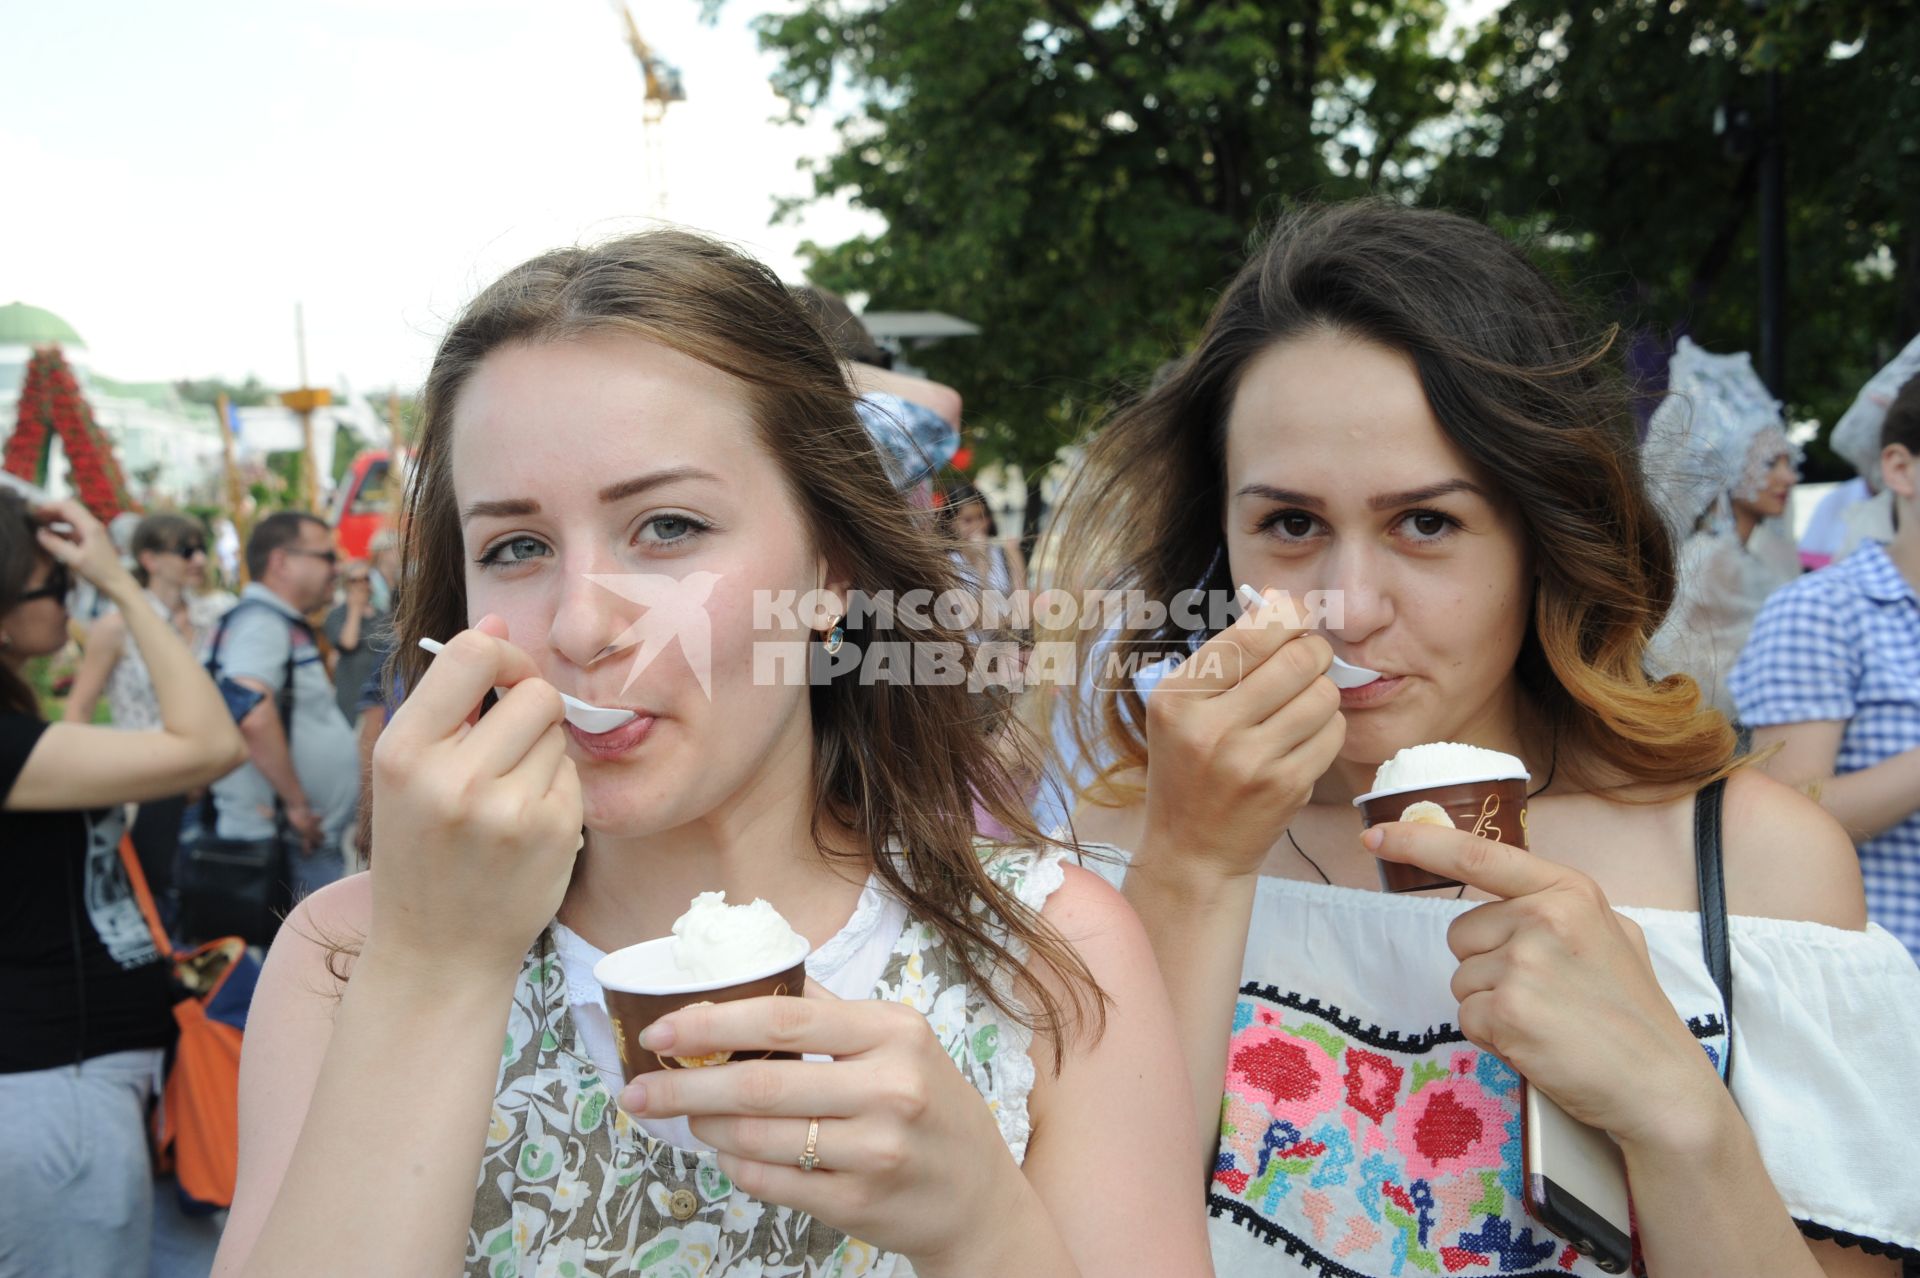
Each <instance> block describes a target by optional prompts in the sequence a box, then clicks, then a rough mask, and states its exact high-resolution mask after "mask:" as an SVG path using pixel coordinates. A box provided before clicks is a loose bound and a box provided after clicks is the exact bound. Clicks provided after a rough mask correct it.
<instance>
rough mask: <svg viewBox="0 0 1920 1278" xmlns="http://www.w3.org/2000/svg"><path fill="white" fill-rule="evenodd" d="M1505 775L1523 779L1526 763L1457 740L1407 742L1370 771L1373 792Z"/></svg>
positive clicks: (1387, 792)
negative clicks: (1389, 757)
mask: <svg viewBox="0 0 1920 1278" xmlns="http://www.w3.org/2000/svg"><path fill="white" fill-rule="evenodd" d="M1509 779H1517V780H1521V781H1525V780H1527V779H1528V777H1527V765H1526V764H1524V763H1522V762H1520V760H1518V759H1516V758H1514V757H1513V756H1512V755H1510V754H1502V753H1501V752H1500V751H1498V750H1486V749H1482V748H1481V747H1480V746H1470V745H1461V744H1460V743H1459V742H1457V741H1434V742H1430V743H1429V744H1427V745H1417V746H1408V747H1407V748H1406V749H1404V750H1402V751H1401V752H1400V753H1398V754H1396V755H1394V756H1393V757H1392V758H1391V759H1388V760H1387V761H1386V762H1385V763H1383V764H1381V765H1380V770H1379V771H1378V772H1376V773H1374V775H1373V793H1375V794H1390V793H1393V792H1395V791H1399V790H1424V789H1426V788H1427V787H1429V786H1436V785H1453V784H1456V783H1458V782H1462V781H1468V782H1471V781H1505V780H1509Z"/></svg>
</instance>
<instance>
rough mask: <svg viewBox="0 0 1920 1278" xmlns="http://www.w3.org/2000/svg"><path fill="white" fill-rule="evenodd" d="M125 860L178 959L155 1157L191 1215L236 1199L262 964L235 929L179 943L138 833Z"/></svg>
mask: <svg viewBox="0 0 1920 1278" xmlns="http://www.w3.org/2000/svg"><path fill="white" fill-rule="evenodd" d="M120 860H121V863H122V864H124V865H125V866H126V869H127V877H128V879H129V880H130V881H131V882H132V884H133V894H134V897H135V899H137V900H138V901H139V902H140V912H141V914H143V915H145V916H146V920H147V927H148V928H149V929H151V930H152V932H153V942H154V944H155V945H156V946H158V947H159V949H160V953H161V954H163V955H164V956H166V957H167V958H168V959H170V960H171V961H172V963H173V979H174V984H175V986H176V987H177V988H178V990H179V991H180V993H181V995H182V997H181V999H180V1000H179V1001H178V1002H177V1003H175V1004H174V1005H173V1019H174V1020H175V1021H176V1022H177V1023H178V1024H179V1027H180V1038H179V1041H178V1042H177V1043H176V1044H175V1046H174V1054H173V1065H172V1067H171V1068H170V1069H169V1070H168V1071H167V1082H166V1087H165V1089H164V1090H163V1091H162V1093H161V1099H160V1104H159V1105H158V1106H157V1107H156V1108H155V1110H154V1114H153V1150H154V1161H155V1163H156V1164H157V1166H158V1168H159V1170H160V1171H162V1172H167V1171H171V1172H173V1173H174V1175H175V1176H176V1178H177V1179H178V1182H179V1186H180V1202H181V1206H182V1208H183V1209H184V1210H186V1211H187V1212H188V1213H189V1214H206V1213H209V1212H214V1211H219V1210H221V1209H223V1208H226V1207H230V1206H232V1205H233V1186H234V1182H235V1179H236V1177H237V1176H238V1172H239V1162H240V1041H241V1037H242V1035H243V1033H244V1032H245V1030H246V1026H247V1008H248V1006H249V1005H250V1004H251V1003H252V1002H253V987H254V983H255V982H256V981H257V980H258V979H259V976H260V964H259V961H258V960H257V959H255V958H254V957H253V955H252V954H251V953H249V952H248V950H247V943H246V942H245V941H243V940H241V939H240V938H239V937H237V936H223V937H221V938H220V939H219V940H215V941H209V942H207V943H206V944H205V945H201V946H198V947H196V948H195V949H192V950H186V951H180V950H175V949H174V948H173V944H172V942H171V941H170V940H169V939H168V937H167V932H166V929H165V928H164V927H162V926H161V924H160V913H159V911H158V910H156V909H155V908H154V905H153V894H152V893H151V892H149V891H148V890H147V879H146V875H145V874H143V873H142V872H141V870H140V858H139V857H138V855H136V854H135V852H134V850H133V840H132V838H130V837H122V838H121V840H120Z"/></svg>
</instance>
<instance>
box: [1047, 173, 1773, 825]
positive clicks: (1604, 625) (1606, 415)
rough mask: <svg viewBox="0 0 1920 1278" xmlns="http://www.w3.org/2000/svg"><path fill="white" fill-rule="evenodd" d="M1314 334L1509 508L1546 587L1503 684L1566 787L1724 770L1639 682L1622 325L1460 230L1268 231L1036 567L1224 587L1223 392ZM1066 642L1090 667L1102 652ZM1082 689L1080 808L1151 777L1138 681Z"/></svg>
mask: <svg viewBox="0 0 1920 1278" xmlns="http://www.w3.org/2000/svg"><path fill="white" fill-rule="evenodd" d="M1314 331H1322V332H1334V333H1339V334H1344V335H1347V336H1350V337H1353V338H1356V339H1360V340H1363V341H1367V342H1372V343H1375V344H1377V345H1379V346H1382V347H1385V348H1387V349H1389V350H1393V351H1397V352H1399V353H1401V354H1404V355H1405V356H1406V357H1407V358H1408V359H1410V360H1411V361H1412V363H1413V365H1414V367H1415V369H1416V371H1417V372H1418V375H1419V378H1420V384H1421V387H1422V389H1423V390H1424V391H1425V393H1426V398H1427V403H1428V405H1429V406H1430V407H1431V408H1432V410H1433V414H1434V416H1435V417H1436V418H1437V419H1438V420H1439V422H1440V426H1441V429H1442V430H1443V431H1445V432H1446V435H1447V438H1448V439H1449V440H1451V441H1452V442H1453V444H1454V446H1455V447H1457V448H1459V450H1460V451H1461V452H1462V453H1464V454H1465V455H1466V456H1467V458H1468V459H1470V460H1471V461H1472V462H1473V463H1474V464H1475V465H1476V466H1478V467H1479V468H1480V469H1481V470H1482V471H1484V472H1485V473H1486V474H1488V475H1491V476H1493V477H1494V479H1495V480H1496V481H1497V484H1498V487H1499V493H1498V497H1499V499H1500V500H1502V501H1504V502H1506V503H1510V504H1511V506H1512V507H1513V508H1515V509H1516V510H1517V511H1518V513H1519V515H1520V519H1521V523H1522V526H1523V529H1524V536H1525V537H1526V540H1527V546H1528V549H1529V551H1530V554H1531V556H1532V560H1533V564H1534V566H1535V568H1536V570H1537V572H1538V574H1539V585H1538V589H1537V591H1536V592H1535V596H1534V603H1533V615H1532V617H1531V619H1530V623H1529V625H1528V627H1527V633H1526V637H1525V640H1524V642H1523V643H1522V646H1521V650H1520V655H1519V658H1518V661H1517V664H1516V673H1517V675H1518V678H1519V680H1520V684H1521V687H1522V688H1523V689H1524V691H1525V692H1526V694H1527V695H1528V697H1529V698H1531V700H1532V702H1533V704H1534V705H1535V707H1536V708H1537V709H1538V710H1539V711H1540V713H1541V714H1542V715H1543V716H1544V718H1545V721H1546V724H1547V726H1548V727H1550V729H1551V730H1552V731H1553V732H1554V733H1555V740H1556V742H1557V743H1558V745H1559V746H1560V747H1566V748H1562V749H1559V750H1558V755H1559V767H1560V768H1561V770H1562V771H1563V773H1564V774H1565V775H1568V776H1569V777H1570V778H1572V779H1573V780H1574V781H1575V782H1576V783H1578V784H1580V785H1582V786H1584V787H1586V788H1588V789H1590V790H1594V791H1597V792H1604V793H1609V794H1611V795H1614V796H1617V797H1621V798H1627V799H1639V798H1642V797H1645V798H1653V797H1656V796H1655V794H1653V793H1649V791H1648V787H1657V789H1658V791H1659V793H1660V794H1670V793H1672V792H1674V791H1675V790H1677V789H1678V788H1680V787H1697V786H1699V785H1702V784H1705V783H1706V782H1708V781H1711V780H1713V779H1714V778H1716V777H1719V776H1724V775H1726V774H1727V773H1728V772H1729V771H1731V770H1732V768H1733V767H1734V766H1735V765H1736V760H1735V736H1734V732H1733V729H1732V728H1731V726H1730V725H1729V724H1728V723H1727V721H1726V719H1725V718H1724V717H1723V716H1721V715H1720V714H1719V713H1718V712H1717V711H1714V710H1712V709H1711V708H1709V707H1707V706H1706V705H1705V704H1704V703H1703V702H1702V700H1701V698H1700V692H1699V689H1698V687H1697V686H1696V685H1695V683H1694V681H1693V680H1692V679H1690V678H1688V677H1687V676H1685V675H1674V676H1670V677H1668V678H1666V679H1663V680H1660V681H1657V682H1656V681H1653V680H1651V679H1649V677H1648V675H1647V673H1646V671H1645V669H1644V668H1643V664H1642V658H1643V655H1644V653H1645V650H1646V645H1647V640H1648V639H1649V637H1650V636H1651V635H1652V634H1653V632H1654V631H1655V630H1656V629H1657V628H1658V627H1659V625H1660V623H1661V621H1662V619H1664V618H1665V616H1666V614H1667V610H1668V608H1669V607H1670V606H1671V605H1672V602H1673V594H1674V587H1675V552H1674V546H1673V543H1672V540H1671V536H1670V534H1669V533H1668V531H1667V528H1666V526H1665V524H1664V523H1663V522H1662V520H1661V518H1660V514H1659V511H1658V510H1657V509H1656V507H1655V506H1654V504H1653V502H1652V500H1651V498H1650V497H1649V495H1648V493H1647V490H1646V485H1645V482H1644V478H1643V475H1642V472H1641V464H1640V456H1639V435H1638V430H1637V426H1636V423H1635V421H1634V418H1633V415H1632V413H1631V411H1630V410H1629V407H1628V401H1627V398H1626V395H1625V393H1624V390H1623V387H1622V385H1621V382H1620V379H1619V377H1618V375H1617V373H1616V372H1615V370H1614V369H1613V368H1612V366H1611V362H1610V359H1609V355H1610V353H1611V350H1612V346H1613V342H1614V338H1615V336H1616V334H1615V332H1614V331H1612V330H1606V331H1604V332H1601V333H1599V334H1598V335H1597V336H1596V335H1594V334H1593V332H1592V330H1590V329H1589V328H1588V327H1587V326H1585V325H1584V324H1583V323H1582V321H1581V319H1580V317H1579V316H1578V315H1577V314H1576V313H1575V311H1574V309H1573V308H1572V307H1571V306H1570V305H1569V303H1568V302H1567V300H1566V299H1565V298H1564V297H1562V296H1561V295H1560V293H1559V292H1558V291H1557V290H1556V289H1555V288H1554V287H1553V286H1552V285H1551V284H1550V283H1549V282H1548V281H1547V279H1546V278H1545V277H1544V276H1543V275H1542V274H1541V273H1540V272H1539V270H1537V269H1536V268H1535V267H1534V266H1533V265H1532V263H1530V262H1529V261H1528V260H1527V259H1526V257H1525V256H1524V255H1523V254H1522V253H1521V252H1520V251H1519V250H1518V249H1517V248H1515V247H1514V246H1513V245H1511V244H1509V243H1507V242H1506V241H1505V240H1503V239H1502V238H1501V237H1500V236H1499V235H1497V234H1495V233H1494V232H1493V231H1491V230H1489V229H1488V228H1486V227H1484V226H1482V225H1480V224H1479V223H1477V222H1472V221H1469V220H1467V219H1465V218H1461V217H1456V216H1453V215H1451V214H1447V213H1440V212H1434V211H1429V210H1420V209H1410V208H1404V207H1400V206H1397V205H1392V204H1387V203H1383V202H1372V201H1366V202H1359V203H1352V204H1344V205H1333V206H1325V207H1317V208H1309V209H1305V210H1302V211H1299V212H1296V213H1293V214H1291V215H1289V216H1287V217H1285V218H1283V219H1281V220H1280V221H1279V222H1278V223H1277V224H1276V225H1275V226H1274V227H1273V228H1272V230H1271V231H1270V233H1269V234H1268V235H1267V237H1266V238H1265V240H1264V242H1263V244H1262V245H1261V247H1259V248H1258V249H1257V250H1256V251H1255V253H1254V254H1253V256H1252V258H1251V259H1250V260H1249V261H1248V262H1247V264H1246V265H1245V266H1244V267H1243V268H1242V269H1241V270H1240V272H1239V274H1238V275H1237V276H1236V277H1235V278H1234V280H1233V282H1232V283H1231V284H1229V285H1228V286H1227V289H1226V291H1225V293H1223V294H1222V295H1221V298H1220V301H1219V303H1218V304H1217V305H1216V306H1215V307H1214V311H1213V314H1212V316H1211V317H1210V318H1209V319H1208V321H1207V325H1206V328H1205V330H1204V331H1203V332H1202V334H1201V336H1200V340H1199V342H1198V344H1197V345H1196V346H1195V347H1194V349H1193V350H1192V352H1191V353H1189V354H1188V355H1187V356H1186V357H1185V358H1184V359H1182V360H1181V361H1180V362H1179V363H1178V365H1177V366H1176V367H1175V368H1174V369H1173V370H1172V371H1171V372H1170V373H1169V375H1167V376H1166V377H1165V378H1164V379H1161V380H1159V381H1158V382H1157V383H1156V384H1155V386H1154V387H1153V389H1151V390H1150V391H1148V392H1147V393H1146V394H1145V395H1144V396H1143V397H1141V398H1140V399H1139V400H1137V401H1135V402H1134V403H1132V404H1131V405H1129V406H1127V407H1125V408H1123V409H1121V410H1120V411H1119V412H1118V413H1117V414H1116V415H1115V416H1114V418H1113V420H1112V421H1111V423H1110V424H1109V425H1107V426H1106V428H1105V429H1104V430H1102V431H1101V432H1100V433H1099V434H1098V435H1097V436H1096V437H1095V438H1094V439H1093V441H1092V442H1091V444H1090V445H1089V446H1088V449H1087V454H1086V458H1085V462H1084V465H1083V466H1082V467H1081V468H1080V469H1079V470H1078V472H1077V473H1076V474H1075V475H1074V477H1073V478H1072V479H1071V481H1070V482H1069V485H1068V489H1067V492H1066V494H1065V496H1064V497H1063V498H1062V500H1061V504H1060V507H1059V509H1058V511H1057V512H1056V516H1055V521H1054V524H1053V527H1052V528H1051V529H1050V530H1049V543H1050V544H1049V546H1048V548H1047V549H1046V550H1044V551H1043V553H1042V555H1040V556H1037V558H1042V559H1045V560H1051V562H1052V564H1053V565H1054V571H1055V573H1056V574H1057V576H1058V577H1059V579H1060V582H1061V584H1065V585H1069V586H1071V587H1073V588H1076V589H1077V588H1086V587H1100V588H1113V589H1128V590H1141V591H1145V592H1147V595H1148V597H1150V598H1154V599H1161V600H1172V599H1173V598H1175V597H1176V596H1177V595H1178V594H1179V593H1180V592H1181V591H1185V590H1191V589H1193V588H1194V587H1195V586H1196V585H1197V584H1202V583H1203V582H1204V584H1207V585H1210V586H1211V585H1220V584H1225V583H1224V582H1221V581H1205V579H1206V578H1208V577H1209V575H1210V574H1211V573H1213V572H1215V571H1216V564H1217V560H1216V556H1217V555H1218V554H1219V553H1220V547H1221V537H1220V523H1221V516H1222V512H1223V511H1224V509H1225V501H1226V494H1225V444H1226V432H1227V417H1228V412H1229V410H1230V408H1231V407H1232V403H1233V398H1234V394H1235V392H1236V390H1237V389H1238V387H1239V383H1240V378H1241V377H1242V375H1243V374H1244V373H1245V371H1246V369H1247V367H1248V366H1249V365H1250V364H1251V363H1252V362H1253V361H1254V360H1255V359H1256V358H1257V357H1258V356H1260V355H1261V354H1263V353H1264V352H1266V351H1268V350H1270V349H1272V348H1273V347H1274V346H1275V345H1276V344H1278V343H1281V342H1284V341H1287V340H1288V339H1290V338H1293V337H1297V336H1300V335H1302V334H1306V333H1310V332H1314ZM1354 462H1355V465H1356V466H1359V465H1363V464H1364V459H1362V458H1355V459H1354ZM1047 637H1050V638H1056V637H1059V636H1047ZM1114 637H1115V638H1117V639H1119V640H1121V641H1124V642H1127V644H1128V647H1127V648H1126V649H1125V650H1127V651H1130V652H1145V651H1150V650H1152V649H1153V648H1155V647H1158V648H1160V649H1162V650H1164V651H1167V652H1174V651H1183V650H1184V648H1185V640H1186V638H1187V636H1186V634H1185V633H1184V632H1180V631H1177V630H1176V629H1175V627H1174V625H1173V623H1172V622H1171V621H1169V622H1168V623H1167V624H1165V625H1162V626H1159V627H1157V628H1153V629H1146V628H1131V629H1128V628H1123V629H1122V630H1121V631H1120V632H1119V633H1118V634H1117V635H1115V636H1114ZM1081 639H1082V640H1083V643H1082V653H1081V661H1082V663H1083V666H1084V667H1085V668H1086V669H1087V670H1088V672H1089V673H1090V671H1091V663H1092V662H1093V661H1094V660H1096V659H1097V656H1098V653H1097V652H1095V651H1089V650H1087V649H1088V645H1086V644H1085V643H1084V636H1082V637H1081ZM1093 686H1094V685H1093V682H1092V681H1091V680H1090V679H1083V680H1081V681H1080V684H1079V686H1078V687H1077V689H1076V690H1074V691H1072V692H1070V693H1069V696H1070V697H1072V698H1073V701H1072V714H1071V718H1072V724H1073V732H1074V736H1075V738H1076V741H1077V744H1078V746H1079V748H1080V749H1081V751H1082V752H1083V756H1084V757H1088V758H1094V759H1099V760H1101V761H1102V762H1103V763H1104V764H1105V765H1106V766H1105V767H1104V768H1103V770H1102V771H1101V773H1100V774H1099V776H1098V778H1097V779H1096V781H1095V783H1094V784H1093V785H1092V786H1091V787H1090V789H1089V791H1088V797H1090V798H1091V799H1093V800H1094V801H1095V802H1099V803H1105V804H1122V803H1125V802H1127V801H1129V800H1131V799H1132V798H1133V797H1135V796H1136V795H1137V793H1138V786H1137V784H1136V783H1135V777H1134V774H1135V773H1136V772H1137V770H1139V769H1141V768H1143V767H1144V766H1145V763H1146V757H1147V743H1146V740H1145V735H1144V724H1145V722H1146V717H1145V713H1144V706H1143V704H1142V701H1141V698H1140V695H1139V693H1138V692H1137V691H1135V690H1133V689H1132V688H1131V687H1128V688H1125V689H1123V690H1119V691H1102V692H1097V693H1092V692H1089V691H1088V689H1090V688H1091V687H1093Z"/></svg>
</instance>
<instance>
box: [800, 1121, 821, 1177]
mask: <svg viewBox="0 0 1920 1278" xmlns="http://www.w3.org/2000/svg"><path fill="white" fill-rule="evenodd" d="M819 1148H820V1120H819V1119H817V1118H809V1119H808V1120H807V1148H806V1150H805V1151H804V1152H802V1153H801V1155H800V1158H799V1160H798V1161H799V1163H800V1170H801V1171H812V1170H813V1169H814V1168H816V1167H818V1166H819V1165H820V1156H819V1155H818V1154H817V1153H815V1152H814V1151H816V1150H818V1149H819Z"/></svg>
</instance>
